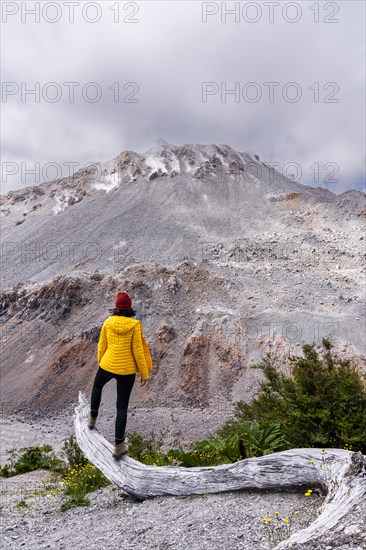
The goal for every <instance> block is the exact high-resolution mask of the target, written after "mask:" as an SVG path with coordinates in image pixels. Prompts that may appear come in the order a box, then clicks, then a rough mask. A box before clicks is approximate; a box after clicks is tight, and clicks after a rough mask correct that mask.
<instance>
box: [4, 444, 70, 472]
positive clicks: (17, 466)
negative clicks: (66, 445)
mask: <svg viewBox="0 0 366 550" xmlns="http://www.w3.org/2000/svg"><path fill="white" fill-rule="evenodd" d="M8 454H9V455H10V463H9V464H5V465H4V466H3V467H2V468H1V470H0V475H1V476H2V477H11V476H16V475H19V474H25V473H27V472H33V471H34V470H41V469H43V470H53V471H60V469H62V467H63V466H64V464H63V461H62V460H60V459H59V458H57V456H56V455H55V453H54V451H53V449H52V447H51V445H43V446H42V447H21V448H20V449H11V450H10V451H8Z"/></svg>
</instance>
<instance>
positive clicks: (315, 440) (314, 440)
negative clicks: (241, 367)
mask: <svg viewBox="0 0 366 550" xmlns="http://www.w3.org/2000/svg"><path fill="white" fill-rule="evenodd" d="M322 344H323V353H322V357H319V356H318V353H317V352H316V350H315V349H314V344H312V345H310V344H304V345H303V347H302V349H303V353H304V356H303V357H296V356H290V357H289V360H290V361H291V363H293V365H294V366H293V370H292V374H291V375H290V376H286V375H284V374H282V373H280V372H279V371H278V370H277V369H276V367H275V365H274V364H273V363H272V360H271V357H270V355H269V354H267V355H266V357H264V359H263V360H262V362H261V363H259V364H258V365H257V367H259V368H260V369H261V370H262V371H263V373H264V376H265V380H264V381H263V382H262V384H261V388H260V392H259V394H258V396H257V397H256V398H255V399H253V401H252V402H251V403H249V404H248V403H244V402H243V401H239V402H237V403H236V404H235V414H234V418H233V419H231V420H229V421H228V422H226V423H225V424H224V426H223V427H222V428H221V429H220V430H219V431H218V435H219V436H220V437H229V436H236V435H237V434H240V433H241V432H242V430H243V426H245V423H246V422H248V421H252V422H253V421H254V422H258V423H259V424H262V425H266V424H269V423H272V424H274V423H275V424H278V425H280V426H281V429H282V433H283V435H284V437H285V438H286V440H287V443H285V441H284V442H283V443H284V444H285V445H286V447H287V448H296V447H337V448H349V449H352V450H360V451H362V452H363V453H366V389H365V381H364V377H363V376H362V375H361V374H360V373H359V372H357V370H356V369H355V367H354V366H353V365H351V363H350V361H349V360H344V361H339V360H336V359H335V358H334V357H333V355H332V353H331V348H332V347H333V346H332V344H331V343H330V342H329V340H326V339H325V338H323V340H322ZM262 450H263V449H262Z"/></svg>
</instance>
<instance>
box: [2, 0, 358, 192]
mask: <svg viewBox="0 0 366 550" xmlns="http://www.w3.org/2000/svg"><path fill="white" fill-rule="evenodd" d="M4 4H8V5H9V4H15V2H3V5H4ZM17 4H18V5H19V6H20V4H24V3H21V2H19V3H17ZM25 4H26V5H27V6H28V8H30V7H31V6H32V5H34V4H35V2H27V3H25ZM50 4H52V3H50ZM53 4H55V3H53ZM57 4H58V6H59V12H60V13H62V17H61V19H60V21H59V22H57V23H54V24H52V23H49V22H47V21H44V19H42V16H41V20H40V22H39V23H36V22H34V21H33V20H34V17H33V18H32V17H30V16H26V20H25V22H23V23H22V22H21V18H20V16H21V13H20V11H21V10H19V13H18V14H16V15H13V16H9V17H8V21H7V22H6V23H3V46H4V51H3V54H2V79H3V82H16V83H17V84H18V85H19V86H21V83H22V82H23V83H25V84H24V85H26V86H27V87H28V88H32V87H34V83H35V82H39V83H40V86H41V87H42V86H43V85H44V84H46V83H49V82H56V83H58V85H59V86H60V88H61V91H62V97H61V99H60V101H58V102H55V103H50V102H47V101H45V100H44V99H43V98H42V96H41V98H40V102H39V103H36V102H35V101H34V99H33V98H32V97H31V96H29V97H27V99H26V101H25V102H21V100H20V93H19V94H16V95H14V96H11V97H8V99H7V101H6V102H3V103H2V110H3V117H2V118H3V123H2V163H3V165H2V168H3V177H2V193H6V192H7V191H8V190H10V189H16V188H21V187H24V186H26V185H31V184H34V183H38V182H39V181H37V179H35V178H34V177H31V176H28V177H25V173H24V167H25V168H26V169H30V168H32V167H33V166H34V163H35V162H39V163H40V166H41V167H43V166H45V165H46V164H47V163H48V162H54V163H58V164H59V165H60V166H61V167H62V166H64V163H65V162H71V161H75V162H78V163H79V164H80V166H82V165H84V164H85V163H87V162H97V161H105V160H108V159H110V158H112V157H113V156H115V155H117V154H118V153H120V152H121V151H123V150H125V149H132V150H135V151H138V152H142V151H144V150H146V149H148V148H149V147H150V146H151V145H152V143H153V141H154V140H156V139H157V138H159V137H162V138H164V139H166V140H167V141H170V142H172V143H175V144H183V143H196V142H197V143H218V144H220V143H227V144H228V145H231V146H232V147H234V148H235V149H238V150H240V151H245V150H250V151H253V152H254V153H257V154H259V156H260V158H261V160H263V161H267V162H278V163H279V169H280V170H281V169H282V168H283V166H285V165H286V163H297V164H298V165H299V166H300V167H301V170H302V177H301V181H302V182H303V183H307V184H310V185H321V186H323V187H328V188H329V189H331V190H332V191H335V192H341V191H344V190H346V189H350V188H362V185H363V180H364V163H365V156H364V150H365V141H364V119H365V111H364V65H365V59H364V40H365V31H364V27H363V21H364V11H365V6H364V3H363V2H357V1H356V2H352V1H351V2H330V3H329V2H328V3H327V2H325V3H324V2H320V3H319V17H320V22H319V23H314V11H312V10H311V9H310V6H312V5H313V4H314V3H313V2H297V3H296V2H281V4H280V5H279V6H275V12H274V13H275V18H274V22H273V23H270V22H269V20H268V14H269V12H268V7H267V6H266V3H265V2H251V3H248V2H240V3H239V6H240V10H241V17H240V20H239V22H235V21H234V16H229V15H228V16H227V22H226V23H224V22H222V21H221V15H222V13H220V8H221V2H211V3H210V4H211V5H210V7H211V8H212V9H216V8H217V9H218V13H217V14H215V15H212V16H209V17H208V18H207V22H206V23H203V22H202V9H203V6H202V3H201V2H195V1H194V2H180V1H177V2H170V3H168V2H155V1H150V2H135V3H130V4H129V5H127V4H126V3H121V4H120V18H121V19H122V18H125V17H128V15H129V14H130V13H131V12H132V10H133V9H134V4H135V5H136V6H137V8H138V11H137V12H136V14H135V15H134V18H135V19H137V20H138V22H137V23H127V22H123V21H122V20H121V21H120V22H119V23H114V22H113V12H112V11H111V9H110V7H111V6H112V5H116V3H115V2H100V3H99V4H98V6H99V8H100V11H101V19H100V21H98V22H97V23H94V24H92V23H89V22H86V21H84V20H83V19H82V17H81V8H82V7H84V6H85V4H87V2H80V4H81V5H80V6H79V7H77V6H75V22H74V23H69V22H68V10H67V7H66V6H65V5H64V2H58V3H57ZM90 4H91V3H90ZM94 4H97V3H94ZM249 4H251V5H252V7H250V6H249ZM290 4H292V5H293V6H292V7H291V6H290ZM41 5H43V3H41ZM206 5H208V4H206ZM226 5H227V8H228V9H230V8H231V9H232V8H233V7H234V6H235V2H227V3H226ZM286 5H287V8H286ZM296 6H300V9H301V12H302V13H301V18H300V20H299V21H298V22H296V23H289V22H287V21H285V20H284V18H283V15H282V13H281V12H282V10H284V9H287V12H285V13H287V14H288V17H291V18H292V17H294V14H295V8H296ZM326 6H328V7H327V8H326ZM329 6H330V8H329ZM332 6H333V9H334V11H335V10H336V8H337V7H339V11H338V13H335V14H334V15H332ZM123 7H127V9H125V10H123ZM256 8H257V10H258V13H260V11H261V12H262V16H261V18H260V20H259V21H258V22H257V23H249V22H247V21H245V20H244V19H243V15H242V13H243V12H242V10H243V9H244V10H245V9H248V11H247V15H248V17H249V18H253V17H254V14H255V11H254V10H255V9H256ZM47 13H48V15H49V17H53V12H52V9H51V7H50V8H49V11H48V12H47ZM54 13H55V12H54ZM88 14H89V15H90V17H92V16H93V10H92V7H90V10H89V11H88ZM3 17H4V13H3ZM326 17H328V18H333V19H336V18H338V19H339V22H338V23H325V22H324V18H326ZM65 82H79V83H80V86H78V87H76V88H75V102H74V103H71V102H69V101H68V98H67V93H68V88H67V87H66V86H65V85H64V83H65ZM90 82H96V83H98V85H99V86H100V89H101V90H102V97H101V99H100V100H99V101H98V102H96V103H91V102H88V101H86V100H85V99H83V97H82V95H81V92H80V90H81V88H82V87H83V86H84V85H85V84H86V83H90ZM116 82H118V83H119V88H120V94H121V95H120V101H119V102H115V101H113V97H114V96H113V92H112V90H110V89H109V88H110V87H111V86H112V85H113V84H114V83H116ZM128 82H135V83H136V84H137V85H138V91H137V93H136V94H135V95H134V96H132V95H131V98H132V99H138V102H137V103H127V102H123V99H125V101H126V100H127V99H128V94H131V92H132V91H133V86H132V85H130V86H129V87H128V88H127V89H126V90H124V89H123V86H124V84H126V83H128ZM203 82H211V83H216V84H214V85H213V86H214V87H215V88H216V89H217V88H218V89H219V91H220V90H221V89H222V90H225V87H226V89H227V90H230V89H233V88H235V86H237V87H238V86H239V91H240V96H239V101H238V102H236V101H235V97H234V95H232V94H228V95H226V97H223V98H221V95H220V93H219V92H218V93H216V94H215V95H211V96H208V97H207V101H206V102H203V101H202V83H203ZM250 82H253V83H256V89H257V90H260V91H261V93H262V97H261V99H259V100H258V101H257V102H256V103H253V102H250V101H248V100H245V99H244V97H243V93H244V94H245V89H246V88H245V86H246V84H247V83H250ZM266 82H278V83H279V86H277V87H275V89H274V92H275V95H274V101H273V102H270V101H269V100H268V89H269V88H268V85H267V86H266V85H265V84H264V83H266ZM289 82H295V83H297V88H298V90H300V91H301V94H302V95H301V99H300V100H299V101H297V102H295V103H291V102H290V101H288V100H287V101H286V100H285V99H284V98H283V97H282V91H284V86H285V85H286V84H287V83H289ZM331 82H335V83H336V86H339V89H338V90H337V89H336V88H335V87H334V86H335V85H328V88H327V89H323V87H324V86H326V85H327V83H331ZM236 83H237V84H236ZM314 83H319V84H318V85H317V84H315V85H314ZM311 86H312V89H309V87H311ZM317 86H318V87H319V90H318V91H319V101H318V102H315V101H314V94H315V93H316V87H317ZM93 91H94V90H93V88H92V87H90V88H89V92H90V93H92V92H93ZM254 91H255V87H254V86H252V87H248V88H247V94H248V95H247V98H249V99H250V97H253V96H252V95H251V94H253V93H254ZM295 91H296V90H295V88H294V87H293V86H292V87H291V86H290V87H289V88H288V93H289V97H292V94H293V93H294V92H295ZM51 92H52V90H51V88H50V89H49V93H50V94H51ZM331 92H334V93H333V96H331V95H329V94H330V93H331ZM52 93H53V92H52ZM327 96H328V99H332V98H333V99H337V100H338V102H336V103H330V102H329V103H327V102H324V99H325V98H326V97H327ZM9 162H13V163H15V164H14V166H16V167H18V166H19V169H18V171H17V173H16V174H14V175H13V176H8V177H7V178H6V179H7V181H5V174H4V167H5V169H6V168H7V167H8V165H7V164H5V163H9ZM21 163H24V164H23V170H22V169H21V166H20V164H21ZM317 163H318V164H317ZM327 163H328V164H327ZM329 163H330V164H329ZM317 166H319V181H315V180H314V171H316V169H317ZM334 166H338V167H339V171H338V173H337V174H335V175H334V176H333V178H335V179H338V180H339V181H338V182H337V183H330V182H328V181H327V179H326V177H327V174H328V175H329V174H330V173H331V172H332V170H333V167H334ZM311 167H312V168H311ZM15 169H17V168H15ZM66 174H67V170H66V167H65V166H64V175H66ZM47 175H48V177H54V176H53V174H52V171H51V170H50V171H49V172H48V173H47ZM43 179H44V178H42V176H41V178H40V181H43Z"/></svg>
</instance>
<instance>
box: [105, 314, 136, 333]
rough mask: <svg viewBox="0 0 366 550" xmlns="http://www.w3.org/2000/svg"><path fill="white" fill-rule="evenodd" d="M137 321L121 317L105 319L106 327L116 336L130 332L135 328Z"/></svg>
mask: <svg viewBox="0 0 366 550" xmlns="http://www.w3.org/2000/svg"><path fill="white" fill-rule="evenodd" d="M137 323H138V321H137V320H136V319H132V318H131V317H123V315H112V316H111V317H108V319H107V322H106V324H107V326H108V328H109V329H111V330H113V331H114V332H116V333H117V334H125V333H126V332H130V331H131V330H133V329H134V328H135V326H136V324H137Z"/></svg>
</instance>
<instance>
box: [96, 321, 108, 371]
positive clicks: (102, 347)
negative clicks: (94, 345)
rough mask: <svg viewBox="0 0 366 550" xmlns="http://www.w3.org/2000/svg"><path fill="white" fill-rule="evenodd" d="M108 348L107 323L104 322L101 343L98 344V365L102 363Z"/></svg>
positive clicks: (100, 337)
mask: <svg viewBox="0 0 366 550" xmlns="http://www.w3.org/2000/svg"><path fill="white" fill-rule="evenodd" d="M107 347H108V342H107V333H106V330H105V321H104V323H103V326H102V329H101V331H100V336H99V342H98V365H99V363H100V362H101V360H102V357H103V355H104V354H105V351H106V349H107Z"/></svg>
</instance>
